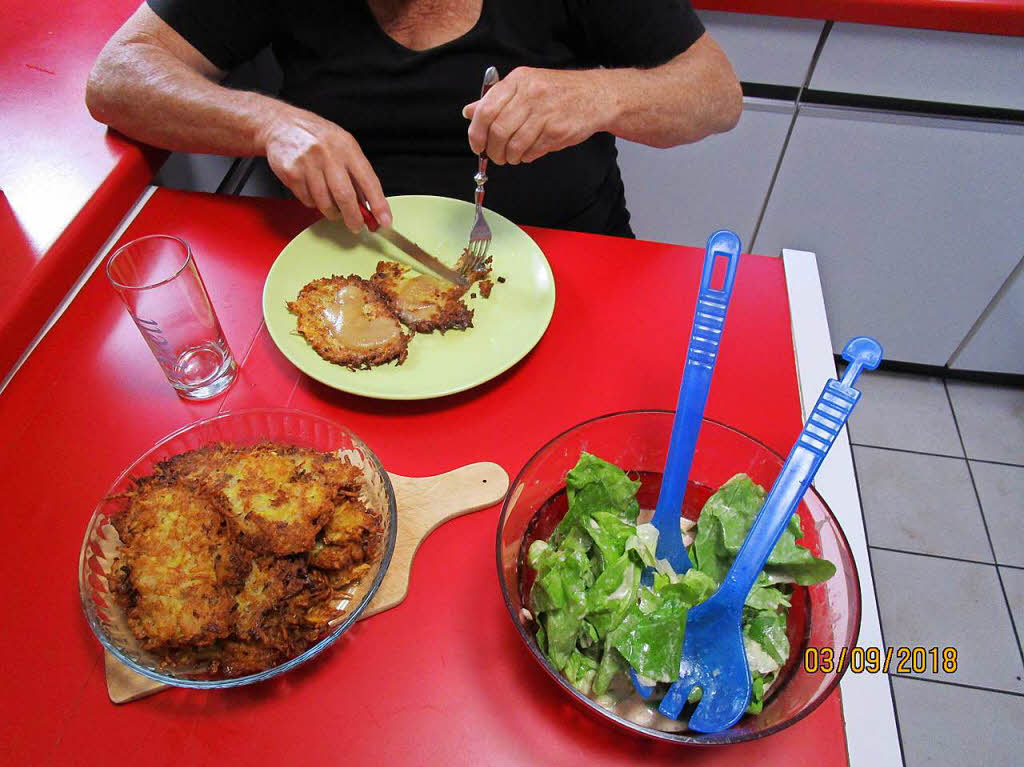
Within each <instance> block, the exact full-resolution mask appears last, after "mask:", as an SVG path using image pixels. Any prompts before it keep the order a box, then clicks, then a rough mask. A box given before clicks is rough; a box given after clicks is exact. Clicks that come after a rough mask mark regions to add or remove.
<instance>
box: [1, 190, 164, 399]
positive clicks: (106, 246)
mask: <svg viewBox="0 0 1024 767" xmlns="http://www.w3.org/2000/svg"><path fill="white" fill-rule="evenodd" d="M156 190H157V187H156V186H154V185H152V184H149V185H147V186H146V187H145V188H144V189H143V191H142V193H141V194H140V195H139V196H138V198H137V199H136V200H135V202H134V203H132V206H131V207H130V208H129V209H128V211H127V212H126V213H125V214H124V216H123V217H122V218H121V220H120V221H119V222H118V224H117V226H116V227H114V230H113V231H112V232H111V233H110V236H109V237H107V239H106V240H104V242H103V244H102V245H101V246H100V248H99V250H98V251H96V254H95V255H94V256H93V257H92V260H91V261H89V263H88V264H87V265H86V267H85V269H84V270H83V271H82V273H81V274H80V275H78V278H77V279H76V280H75V282H74V283H73V284H72V286H71V288H70V289H69V290H68V292H67V293H66V294H65V295H64V298H62V299H61V302H60V303H59V304H58V305H57V308H55V309H54V310H53V312H52V313H51V314H50V316H49V318H48V319H47V320H46V322H45V323H44V324H43V326H42V328H41V329H40V330H39V332H38V333H36V334H35V336H33V338H32V340H31V341H30V342H29V344H28V346H26V347H25V350H24V351H23V352H22V353H21V356H19V357H18V359H17V360H16V361H15V363H14V364H13V365H12V366H11V368H10V370H8V371H7V374H6V375H5V376H4V378H3V380H2V381H0V396H2V395H3V393H4V391H5V390H6V389H7V387H8V385H9V384H10V383H11V381H13V380H14V376H16V375H17V374H18V371H19V370H21V368H22V366H23V365H24V364H25V363H26V362H27V361H28V358H29V357H31V356H32V352H34V351H35V350H36V347H37V346H39V344H40V343H42V341H43V339H44V338H45V337H46V334H47V333H49V332H50V329H51V328H53V326H54V325H56V324H57V321H58V320H59V319H60V318H61V316H62V315H63V314H64V312H65V311H66V310H67V308H68V306H70V305H71V302H72V301H74V300H75V297H76V296H77V295H78V293H79V291H81V289H82V288H83V287H84V286H85V283H86V282H88V280H89V278H90V277H92V275H93V272H95V271H96V269H98V268H99V265H100V264H101V263H103V260H104V259H105V258H106V257H107V254H108V253H109V252H110V251H111V249H112V248H113V247H114V245H115V244H116V243H117V241H118V240H120V239H121V236H122V235H123V234H124V233H125V230H127V229H128V227H129V226H131V223H132V222H133V221H134V220H135V217H136V216H138V215H139V212H140V211H141V210H142V208H143V207H145V205H146V203H147V202H149V198H150V197H152V196H153V193H154V192H155V191H156Z"/></svg>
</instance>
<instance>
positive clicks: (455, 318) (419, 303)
mask: <svg viewBox="0 0 1024 767" xmlns="http://www.w3.org/2000/svg"><path fill="white" fill-rule="evenodd" d="M408 274H409V270H408V269H406V268H405V267H404V266H402V265H400V264H397V263H395V262H394V261H381V262H380V263H379V264H377V271H376V273H375V274H374V275H373V276H372V277H371V278H370V282H371V283H372V284H373V286H374V287H375V288H376V289H377V290H378V291H379V292H380V293H381V295H383V296H385V297H386V298H387V300H388V302H389V303H390V304H391V308H392V309H394V311H395V313H396V314H397V315H398V317H399V319H400V320H401V321H402V323H403V324H404V325H406V326H407V327H409V328H411V329H412V330H415V331H416V332H417V333H432V332H434V331H435V330H438V331H440V332H442V333H444V332H445V331H446V330H465V329H466V328H470V327H472V326H473V310H472V309H470V308H469V307H467V306H466V304H464V303H463V302H462V296H463V295H464V294H465V293H466V288H462V287H459V286H458V285H452V284H451V283H448V282H443V281H441V280H438V279H435V278H434V277H430V276H428V275H425V274H417V275H416V276H414V277H407V276H406V275H408Z"/></svg>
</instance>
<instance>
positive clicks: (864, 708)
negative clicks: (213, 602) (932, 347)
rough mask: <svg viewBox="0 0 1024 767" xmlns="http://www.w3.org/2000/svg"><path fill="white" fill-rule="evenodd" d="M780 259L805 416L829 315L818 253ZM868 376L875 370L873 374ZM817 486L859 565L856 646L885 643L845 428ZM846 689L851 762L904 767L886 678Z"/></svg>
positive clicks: (859, 677)
mask: <svg viewBox="0 0 1024 767" xmlns="http://www.w3.org/2000/svg"><path fill="white" fill-rule="evenodd" d="M782 260H783V264H784V266H785V272H786V292H787V294H788V296H789V312H790V318H791V322H792V325H793V328H792V329H793V347H794V351H795V354H796V367H797V379H798V382H799V386H800V404H801V408H802V410H803V417H804V419H806V418H807V416H808V414H809V413H810V411H811V409H812V408H813V407H814V403H815V401H816V400H817V398H818V394H819V393H820V392H821V387H822V386H823V385H824V383H825V381H827V380H828V379H829V378H835V376H836V367H835V360H834V358H833V356H832V340H831V337H830V336H829V330H828V319H827V318H826V316H825V301H824V298H823V296H822V292H821V279H820V278H819V276H818V261H817V258H816V257H815V255H814V254H813V253H809V252H807V251H803V250H783V251H782ZM867 375H871V374H870V372H869V373H867ZM814 486H815V489H817V491H818V492H819V493H820V494H821V496H822V497H823V498H824V499H825V500H826V501H827V502H828V505H829V508H831V509H832V513H833V514H835V516H836V519H838V520H839V524H840V525H842V528H843V531H844V532H845V533H846V538H847V540H848V541H849V543H850V548H851V550H852V551H853V556H854V559H855V560H856V562H857V570H858V573H859V575H860V591H861V604H862V610H861V626H860V638H859V639H858V640H857V644H858V646H860V647H864V648H867V647H882V630H881V624H880V623H879V615H878V605H877V604H876V602H875V585H874V580H873V578H872V574H871V562H870V560H869V558H868V545H867V536H866V534H865V530H864V515H863V512H862V511H861V506H860V495H859V493H858V491H857V478H856V475H855V474H854V469H853V454H852V452H851V450H850V438H849V435H848V433H847V430H846V429H845V428H844V429H843V431H842V433H841V434H840V435H839V437H838V439H836V442H835V444H834V445H833V447H832V451H831V452H830V453H829V455H828V457H827V458H826V459H825V461H824V463H822V465H821V468H820V469H819V470H818V475H817V479H816V480H815V482H814ZM840 690H841V691H842V696H843V717H844V720H845V724H846V741H847V748H848V749H849V755H850V765H851V767H889V765H902V764H903V758H902V754H901V750H900V740H899V734H898V732H897V729H896V715H895V710H894V705H893V697H892V686H891V684H890V681H889V678H888V675H887V674H883V673H877V674H868V673H862V674H853V673H850V672H847V673H846V674H845V675H844V676H843V679H842V681H841V682H840Z"/></svg>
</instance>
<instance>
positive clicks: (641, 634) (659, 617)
mask: <svg viewBox="0 0 1024 767" xmlns="http://www.w3.org/2000/svg"><path fill="white" fill-rule="evenodd" d="M714 588H715V586H714V584H713V583H712V582H711V580H710V579H709V578H708V577H707V576H706V575H704V574H703V573H700V572H698V571H695V570H692V569H691V570H689V571H687V573H686V574H685V575H683V576H682V578H681V579H680V580H678V581H677V582H675V583H672V582H670V581H669V580H668V579H662V580H661V581H659V582H657V583H656V584H655V588H654V589H649V588H646V587H641V588H640V590H639V592H638V600H637V602H636V604H634V605H633V606H632V607H631V609H630V610H629V612H628V613H627V614H626V617H625V618H624V619H623V620H622V622H621V623H620V624H619V625H618V626H617V627H616V628H615V629H614V630H613V631H612V632H611V633H609V635H608V639H609V641H610V643H611V645H612V646H613V647H614V648H615V649H617V650H618V651H619V652H620V653H622V656H623V657H624V658H625V659H626V661H627V662H628V663H629V665H631V666H632V667H633V668H634V669H636V671H637V672H638V673H640V674H641V675H642V676H645V677H647V678H648V679H654V680H656V681H658V682H672V681H675V679H676V678H677V677H678V676H679V658H680V656H681V655H682V651H683V634H684V631H685V628H686V615H687V611H688V610H689V608H691V607H693V606H694V605H695V604H697V603H698V602H701V601H703V600H704V599H707V598H708V597H709V596H710V595H711V593H712V592H713V591H714Z"/></svg>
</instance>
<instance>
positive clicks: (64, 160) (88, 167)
mask: <svg viewBox="0 0 1024 767" xmlns="http://www.w3.org/2000/svg"><path fill="white" fill-rule="evenodd" d="M138 5H139V0H102V1H100V2H97V1H95V0H94V1H93V2H74V3H66V2H59V1H58V0H3V2H2V3H0V14H2V18H3V22H2V23H0V83H3V86H2V87H0V126H3V127H2V135H3V151H0V190H3V193H4V195H5V196H6V198H7V204H8V205H9V207H10V210H11V213H12V215H13V216H14V218H15V221H16V223H17V226H18V230H19V235H20V237H19V238H17V239H10V238H9V237H8V236H7V232H6V227H4V229H0V253H3V254H4V269H3V271H2V272H0V295H3V297H4V300H3V301H2V302H0V379H2V378H3V377H4V374H5V373H7V371H8V369H9V368H10V367H11V366H12V365H13V364H14V362H15V360H17V359H18V356H19V355H20V354H21V353H22V351H23V350H24V349H25V347H26V346H27V345H28V344H29V342H30V341H31V340H32V338H33V336H34V335H35V334H36V332H37V331H38V330H39V329H40V328H41V327H42V326H43V324H44V322H45V321H46V319H47V318H48V317H49V316H50V313H51V312H53V310H54V309H55V308H56V307H57V305H58V304H59V303H60V300H61V299H62V298H63V297H64V295H65V293H67V291H68V289H69V288H70V287H71V286H72V284H73V283H74V282H75V280H76V279H77V278H78V276H79V275H80V274H81V273H82V270H83V269H84V268H85V266H86V265H87V264H88V263H89V261H90V260H91V259H92V258H93V256H95V255H96V252H97V251H98V250H99V249H100V246H101V245H102V244H103V242H104V241H105V240H106V239H107V237H108V236H109V235H110V233H111V231H112V230H113V229H114V227H115V225H116V224H117V222H118V221H119V220H120V219H121V217H122V216H124V214H125V213H126V212H127V211H128V209H129V208H130V207H131V205H132V203H133V202H135V200H136V199H137V198H138V196H139V193H140V192H142V190H143V189H144V188H145V186H146V185H147V184H148V183H149V182H150V179H151V178H152V177H153V174H154V173H155V172H156V169H157V168H158V167H159V165H160V163H162V162H163V158H164V157H166V153H165V152H163V151H160V150H155V149H149V148H145V149H144V148H142V147H140V146H138V145H137V144H134V143H132V142H130V141H128V140H127V139H125V138H122V137H121V136H119V135H117V134H114V133H109V132H108V131H107V128H106V126H105V125H101V124H100V123H98V122H96V121H95V120H93V119H92V117H90V116H89V113H88V111H87V110H86V108H85V81H86V77H87V76H88V74H89V69H90V68H91V67H92V63H93V61H94V60H95V58H96V54H98V53H99V52H100V48H102V47H103V44H104V43H105V42H106V41H107V38H108V37H110V35H111V34H112V33H113V32H114V30H116V29H117V28H118V27H119V26H120V25H121V23H122V22H123V21H124V20H125V19H126V18H128V16H129V15H130V14H131V13H132V11H134V10H135V9H136V8H137V7H138ZM2 216H3V213H0V217H2ZM19 246H20V252H18V253H17V257H10V256H8V254H9V253H10V252H11V251H12V250H13V249H15V248H17V247H19ZM26 246H27V247H26Z"/></svg>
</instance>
